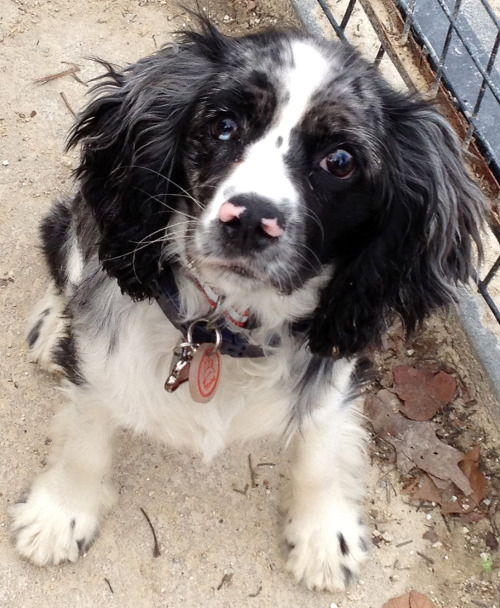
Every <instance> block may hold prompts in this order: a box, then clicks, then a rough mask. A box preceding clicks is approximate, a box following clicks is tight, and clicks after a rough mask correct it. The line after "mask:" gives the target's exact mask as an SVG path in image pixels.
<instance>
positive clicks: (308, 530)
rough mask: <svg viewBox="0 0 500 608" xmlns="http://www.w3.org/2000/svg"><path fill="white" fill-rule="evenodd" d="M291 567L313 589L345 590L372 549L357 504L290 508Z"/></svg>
mask: <svg viewBox="0 0 500 608" xmlns="http://www.w3.org/2000/svg"><path fill="white" fill-rule="evenodd" d="M284 534H285V541H286V542H287V545H288V548H289V556H288V561H287V565H286V567H287V570H288V571H289V572H291V573H292V574H293V575H294V576H295V578H296V579H297V581H299V582H303V583H304V584H305V585H306V586H307V587H308V588H309V589H315V590H318V591H319V590H322V589H326V590H328V591H333V590H334V589H342V590H343V589H345V588H346V587H347V586H348V585H349V584H350V583H351V582H352V581H354V580H355V579H356V578H357V576H358V572H359V564H360V562H361V561H363V560H364V559H365V557H366V554H367V551H368V534H367V528H366V526H365V525H364V523H363V518H362V514H361V512H360V510H359V507H358V506H357V505H354V504H353V505H344V506H343V508H338V507H337V508H335V507H329V508H327V510H326V511H321V510H318V509H315V508H312V509H302V510H301V509H294V508H293V507H292V508H291V509H290V510H289V511H288V515H287V519H286V524H285V532H284Z"/></svg>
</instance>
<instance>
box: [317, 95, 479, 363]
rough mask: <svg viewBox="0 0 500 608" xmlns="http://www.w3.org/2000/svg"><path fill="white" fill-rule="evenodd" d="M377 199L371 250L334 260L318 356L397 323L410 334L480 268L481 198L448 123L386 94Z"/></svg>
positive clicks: (356, 344) (347, 352) (353, 348)
mask: <svg viewBox="0 0 500 608" xmlns="http://www.w3.org/2000/svg"><path fill="white" fill-rule="evenodd" d="M383 103H384V111H385V118H386V120H387V124H386V128H385V129H384V133H386V135H385V136H384V137H382V138H380V139H381V141H380V144H381V149H380V159H379V160H380V168H379V172H378V177H377V178H376V179H375V187H374V192H375V196H376V197H377V198H378V199H379V200H378V201H377V202H378V203H379V206H380V208H381V210H382V211H381V215H380V217H379V221H378V223H376V224H377V225H376V226H374V228H373V232H372V236H371V238H370V240H369V242H368V244H364V245H363V246H361V247H360V250H359V251H358V252H356V253H355V254H351V255H350V256H349V257H346V258H344V259H340V260H337V261H336V262H335V264H334V267H335V270H334V276H333V278H332V280H331V282H330V283H329V285H327V287H326V288H325V290H324V291H323V293H322V295H321V300H320V304H319V306H318V309H317V310H316V314H315V317H314V320H313V324H312V327H311V331H310V336H309V344H310V348H311V350H312V351H313V352H315V353H318V354H321V355H323V356H330V355H331V354H332V349H333V350H334V351H337V352H338V353H339V355H340V356H347V357H348V356H352V355H354V354H356V353H358V352H360V351H361V350H362V349H363V348H365V347H367V346H370V345H377V344H378V343H379V342H380V338H381V336H382V334H383V332H384V331H385V330H386V329H387V326H388V324H389V323H390V322H391V320H393V317H394V315H395V313H396V314H398V315H399V316H400V317H401V319H402V321H403V324H404V326H405V329H406V330H407V332H410V331H412V330H413V329H414V328H415V327H416V326H417V324H418V323H419V322H420V321H422V320H423V319H424V318H425V317H426V316H427V315H428V314H429V313H430V312H432V311H433V310H435V309H436V308H438V307H441V306H446V305H448V304H450V303H451V302H453V301H454V300H456V286H457V283H467V282H468V281H469V278H470V277H471V276H474V257H475V253H477V256H478V259H481V256H482V248H481V242H480V233H481V227H482V225H483V222H484V216H485V209H486V206H485V202H484V198H483V196H482V194H481V192H480V190H479V189H478V188H477V186H476V185H475V184H474V182H473V181H472V179H471V178H470V177H469V175H468V173H467V170H466V169H465V166H464V164H463V160H462V153H461V148H460V143H459V141H458V138H457V137H456V135H455V133H454V131H453V130H452V128H451V127H450V125H449V124H448V123H447V121H446V120H445V119H444V118H443V117H442V116H441V115H440V114H439V113H438V112H437V111H436V110H435V108H434V107H433V106H432V105H430V104H428V103H426V102H423V101H420V100H415V99H412V98H408V97H405V96H403V95H401V94H399V93H395V92H392V91H389V92H386V95H385V98H384V102H383Z"/></svg>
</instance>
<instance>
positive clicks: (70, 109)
mask: <svg viewBox="0 0 500 608" xmlns="http://www.w3.org/2000/svg"><path fill="white" fill-rule="evenodd" d="M59 95H60V96H61V97H62V100H63V101H64V103H65V104H66V107H67V108H68V110H69V111H70V112H71V114H73V118H75V117H76V112H75V111H74V110H73V108H72V107H71V106H70V104H69V101H68V98H67V97H66V95H65V94H64V93H63V92H62V91H61V92H60V93H59Z"/></svg>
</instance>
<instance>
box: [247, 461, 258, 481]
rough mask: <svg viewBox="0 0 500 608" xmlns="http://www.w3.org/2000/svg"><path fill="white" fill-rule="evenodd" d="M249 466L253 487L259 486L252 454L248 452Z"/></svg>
mask: <svg viewBox="0 0 500 608" xmlns="http://www.w3.org/2000/svg"><path fill="white" fill-rule="evenodd" d="M248 468H249V469H250V482H251V485H252V488H256V487H257V475H256V474H255V469H254V468H253V464H252V455H251V454H248Z"/></svg>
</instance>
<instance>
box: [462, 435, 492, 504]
mask: <svg viewBox="0 0 500 608" xmlns="http://www.w3.org/2000/svg"><path fill="white" fill-rule="evenodd" d="M460 468H461V469H462V471H463V472H464V474H465V475H467V477H468V478H469V481H470V485H471V487H472V494H471V498H472V500H473V501H474V502H475V503H476V504H479V503H480V502H481V501H482V500H483V498H484V497H485V496H486V477H485V476H484V474H483V473H481V471H479V446H478V445H476V446H474V447H473V448H472V449H471V450H469V451H468V452H467V453H466V454H465V456H464V458H463V460H462V462H461V463H460Z"/></svg>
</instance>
